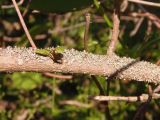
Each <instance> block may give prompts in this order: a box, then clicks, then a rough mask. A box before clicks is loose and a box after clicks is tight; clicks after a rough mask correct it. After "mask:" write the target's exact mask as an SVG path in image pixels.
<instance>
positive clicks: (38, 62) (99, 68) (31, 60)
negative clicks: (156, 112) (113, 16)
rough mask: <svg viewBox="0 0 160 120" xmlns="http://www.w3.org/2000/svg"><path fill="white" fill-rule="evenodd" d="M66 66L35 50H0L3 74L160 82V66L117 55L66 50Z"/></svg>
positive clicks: (0, 63)
mask: <svg viewBox="0 0 160 120" xmlns="http://www.w3.org/2000/svg"><path fill="white" fill-rule="evenodd" d="M62 54H63V58H62V61H63V63H62V64H60V63H54V62H53V60H52V59H51V58H49V57H43V56H39V55H37V54H35V50H34V49H32V48H11V47H7V48H6V49H2V48H1V49H0V72H16V71H35V72H65V73H84V74H86V73H87V74H92V75H104V76H110V78H111V77H116V78H118V79H123V80H136V81H144V82H152V83H155V84H158V83H160V67H159V66H157V65H154V64H152V63H149V62H145V61H138V60H135V59H131V58H126V57H122V58H120V57H118V56H116V55H112V56H111V55H109V56H107V55H94V54H92V53H87V52H85V51H84V52H79V51H76V50H74V49H71V50H65V51H64V52H63V53H62Z"/></svg>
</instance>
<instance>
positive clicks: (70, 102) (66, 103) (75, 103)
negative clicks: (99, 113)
mask: <svg viewBox="0 0 160 120" xmlns="http://www.w3.org/2000/svg"><path fill="white" fill-rule="evenodd" d="M59 103H60V105H72V106H76V107H83V108H91V107H93V105H92V104H85V103H81V102H79V101H75V100H63V101H60V102H59Z"/></svg>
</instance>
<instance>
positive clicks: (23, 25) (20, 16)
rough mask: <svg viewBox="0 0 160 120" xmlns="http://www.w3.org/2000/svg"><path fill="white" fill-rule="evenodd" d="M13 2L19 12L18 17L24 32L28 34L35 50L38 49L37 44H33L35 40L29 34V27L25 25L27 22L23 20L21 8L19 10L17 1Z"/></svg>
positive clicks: (13, 0)
mask: <svg viewBox="0 0 160 120" xmlns="http://www.w3.org/2000/svg"><path fill="white" fill-rule="evenodd" d="M12 2H13V5H14V7H15V9H16V12H17V14H18V17H19V19H20V22H21V24H22V27H23V29H24V31H25V33H26V36H27V38H28V40H29V42H30V44H31V46H32V47H33V48H36V45H35V43H34V42H33V39H32V37H31V35H30V34H29V31H28V28H27V26H26V24H25V22H24V20H23V17H22V15H21V12H20V10H19V8H18V5H17V3H16V1H15V0H12Z"/></svg>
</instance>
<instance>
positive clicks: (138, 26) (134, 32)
mask: <svg viewBox="0 0 160 120" xmlns="http://www.w3.org/2000/svg"><path fill="white" fill-rule="evenodd" d="M143 21H144V17H142V18H140V19H139V20H138V21H137V22H138V23H137V24H136V25H135V27H134V29H133V30H132V31H131V33H130V37H133V36H134V35H136V33H137V32H138V30H139V28H140V26H141V24H142V23H143Z"/></svg>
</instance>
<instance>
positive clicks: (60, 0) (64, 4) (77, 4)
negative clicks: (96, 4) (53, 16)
mask: <svg viewBox="0 0 160 120" xmlns="http://www.w3.org/2000/svg"><path fill="white" fill-rule="evenodd" d="M91 4H93V0H67V1H66V0H45V1H44V0H32V1H31V3H30V8H31V9H35V10H39V11H42V12H53V13H66V12H70V11H77V10H80V9H83V8H86V7H89V6H90V5H91Z"/></svg>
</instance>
